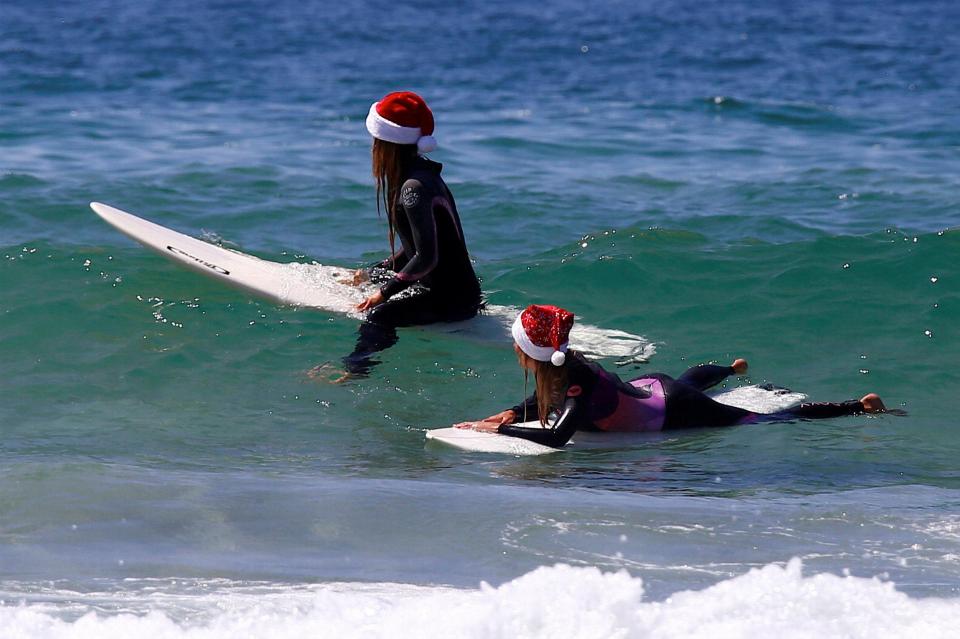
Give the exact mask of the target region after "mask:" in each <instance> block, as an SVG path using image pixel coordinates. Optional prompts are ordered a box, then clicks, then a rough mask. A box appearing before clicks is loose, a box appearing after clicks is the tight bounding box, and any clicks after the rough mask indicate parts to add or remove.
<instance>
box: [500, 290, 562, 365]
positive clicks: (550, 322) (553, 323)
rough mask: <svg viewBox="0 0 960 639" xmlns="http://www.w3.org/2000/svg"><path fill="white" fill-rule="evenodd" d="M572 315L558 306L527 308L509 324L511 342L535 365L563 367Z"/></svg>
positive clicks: (534, 305) (536, 305)
mask: <svg viewBox="0 0 960 639" xmlns="http://www.w3.org/2000/svg"><path fill="white" fill-rule="evenodd" d="M571 328H573V313H571V312H570V311H565V310H563V309H562V308H560V307H558V306H544V305H539V304H531V305H530V306H528V307H527V308H526V309H525V310H524V311H523V312H522V313H520V314H519V315H517V319H516V320H515V321H514V322H513V339H514V340H515V341H516V342H517V345H518V346H519V347H520V350H522V351H523V352H524V353H526V354H527V355H529V356H530V357H532V358H533V359H535V360H537V361H538V362H550V363H551V364H553V365H554V366H563V363H564V362H565V361H566V360H567V356H566V352H567V345H568V344H569V342H570V329H571Z"/></svg>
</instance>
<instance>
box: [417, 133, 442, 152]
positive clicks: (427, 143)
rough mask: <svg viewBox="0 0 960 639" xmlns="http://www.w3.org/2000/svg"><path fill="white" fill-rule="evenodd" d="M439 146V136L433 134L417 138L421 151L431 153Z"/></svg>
mask: <svg viewBox="0 0 960 639" xmlns="http://www.w3.org/2000/svg"><path fill="white" fill-rule="evenodd" d="M436 148H437V138H435V137H433V136H432V135H425V136H423V137H422V138H420V139H419V140H417V150H418V151H420V153H429V152H430V151H433V150H434V149H436Z"/></svg>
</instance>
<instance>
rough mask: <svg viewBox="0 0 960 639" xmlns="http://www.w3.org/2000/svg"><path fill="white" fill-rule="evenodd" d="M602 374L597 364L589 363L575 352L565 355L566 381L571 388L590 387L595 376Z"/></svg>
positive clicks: (601, 369)
mask: <svg viewBox="0 0 960 639" xmlns="http://www.w3.org/2000/svg"><path fill="white" fill-rule="evenodd" d="M602 372H603V368H601V366H600V365H599V364H596V363H594V362H591V361H590V360H588V359H587V358H586V357H584V356H583V355H582V354H580V353H578V352H577V351H569V352H568V353H567V379H568V380H569V381H568V384H569V386H570V387H571V388H572V387H574V386H578V387H584V386H586V387H587V388H590V387H592V386H593V384H594V382H595V381H596V379H597V376H598V375H600V374H601V373H602Z"/></svg>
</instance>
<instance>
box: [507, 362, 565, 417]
mask: <svg viewBox="0 0 960 639" xmlns="http://www.w3.org/2000/svg"><path fill="white" fill-rule="evenodd" d="M517 359H519V360H520V366H522V367H523V386H524V389H523V391H524V394H526V391H527V389H526V386H527V376H528V375H529V369H528V368H527V362H533V379H534V383H535V384H536V387H537V412H538V413H540V425H541V426H546V425H547V415H549V414H550V411H552V410H553V409H555V408H560V407H561V406H562V405H563V397H564V395H565V394H566V392H567V384H568V382H569V379H568V376H567V365H566V363H564V364H563V365H562V366H554V365H553V364H551V363H550V362H541V361H538V360H535V359H533V358H532V357H530V356H529V355H527V354H526V353H524V352H523V351H519V350H518V352H517ZM524 405H526V404H524ZM523 421H527V416H526V415H524V416H523Z"/></svg>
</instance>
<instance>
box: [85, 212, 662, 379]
mask: <svg viewBox="0 0 960 639" xmlns="http://www.w3.org/2000/svg"><path fill="white" fill-rule="evenodd" d="M90 208H92V209H93V211H94V212H95V213H96V214H97V215H99V216H100V217H101V218H102V219H103V220H104V221H106V222H107V223H108V224H110V225H111V226H113V227H114V228H116V229H117V230H118V231H120V232H121V233H123V234H124V235H126V236H127V237H129V238H131V239H132V240H134V241H136V242H139V243H140V244H142V245H143V246H145V247H147V248H148V249H150V250H152V251H155V252H156V253H158V254H160V255H162V256H163V257H165V258H167V259H169V260H172V261H174V262H175V263H177V264H179V265H180V266H184V267H186V268H188V269H191V270H193V271H196V272H197V273H200V274H201V275H204V276H206V277H209V278H212V279H215V280H218V281H220V282H223V283H224V284H226V285H228V286H231V287H233V288H237V289H240V290H242V291H246V292H247V293H249V294H251V295H253V296H255V297H259V298H262V299H266V300H269V301H271V302H274V303H276V304H283V305H289V306H302V307H306V308H315V309H318V310H322V311H328V312H333V313H343V314H345V315H349V316H351V317H355V318H357V319H362V317H363V315H362V314H361V313H357V312H356V310H354V309H355V307H356V305H357V304H359V303H360V302H362V301H363V300H364V299H366V297H367V296H369V295H370V294H371V293H372V291H373V288H374V287H373V286H372V285H371V284H369V283H368V284H365V285H362V286H360V287H356V286H350V285H347V284H343V283H341V280H343V279H345V278H349V277H352V275H353V270H352V269H347V268H343V267H338V266H326V265H323V264H318V263H316V262H314V263H310V264H305V263H300V262H290V263H286V264H284V263H280V262H272V261H269V260H263V259H260V258H259V257H255V256H253V255H247V254H246V253H241V252H240V251H234V250H231V249H227V248H223V247H221V246H217V245H215V244H211V243H209V242H205V241H203V240H199V239H197V238H194V237H190V236H189V235H184V234H183V233H178V232H177V231H174V230H173V229H169V228H166V227H164V226H161V225H159V224H155V223H153V222H150V221H148V220H145V219H143V218H141V217H137V216H136V215H133V214H131V213H127V212H126V211H121V210H120V209H118V208H115V207H112V206H108V205H106V204H101V203H99V202H93V203H91V204H90ZM519 310H520V309H518V308H516V307H513V306H498V305H495V304H488V305H487V307H486V309H485V310H484V312H483V313H482V314H481V315H478V316H477V317H475V318H473V319H470V320H467V321H464V322H445V323H440V324H432V325H429V326H428V327H424V328H430V329H433V330H440V331H443V332H448V333H462V334H464V335H465V336H467V337H479V338H481V339H485V340H486V339H489V340H503V342H504V344H509V340H510V339H512V338H511V337H510V324H511V322H513V319H514V317H516V315H517V313H518V312H519ZM570 345H571V347H572V348H574V349H576V350H579V351H581V352H583V353H585V354H588V355H593V356H595V357H615V358H618V359H619V360H621V361H622V362H625V363H626V362H643V361H647V360H648V359H649V358H650V356H651V355H652V354H653V353H654V351H655V348H654V346H653V344H651V343H650V342H649V341H648V340H646V339H645V338H643V337H642V336H640V335H633V334H631V333H627V332H625V331H619V330H614V329H604V328H599V327H597V326H591V325H589V324H583V323H577V324H575V325H574V328H573V331H572V332H571V334H570Z"/></svg>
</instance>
